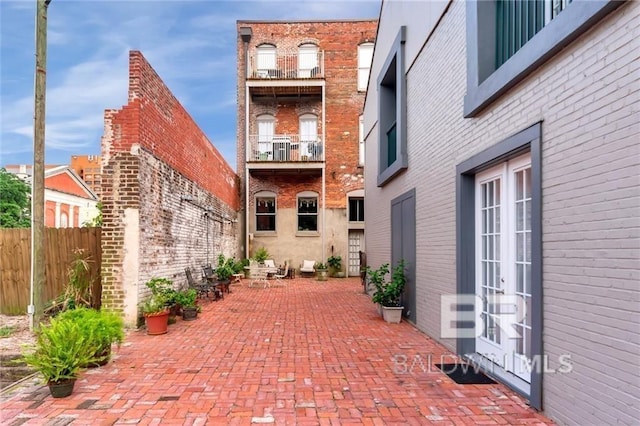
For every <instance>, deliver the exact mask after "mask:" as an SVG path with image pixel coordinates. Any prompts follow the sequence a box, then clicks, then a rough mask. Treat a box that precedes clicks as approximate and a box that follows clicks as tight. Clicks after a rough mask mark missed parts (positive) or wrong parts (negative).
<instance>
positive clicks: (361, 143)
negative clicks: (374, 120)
mask: <svg viewBox="0 0 640 426" xmlns="http://www.w3.org/2000/svg"><path fill="white" fill-rule="evenodd" d="M358 165H359V166H364V116H362V115H360V119H359V120H358Z"/></svg>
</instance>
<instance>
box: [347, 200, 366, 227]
mask: <svg viewBox="0 0 640 426" xmlns="http://www.w3.org/2000/svg"><path fill="white" fill-rule="evenodd" d="M349 222H364V198H349Z"/></svg>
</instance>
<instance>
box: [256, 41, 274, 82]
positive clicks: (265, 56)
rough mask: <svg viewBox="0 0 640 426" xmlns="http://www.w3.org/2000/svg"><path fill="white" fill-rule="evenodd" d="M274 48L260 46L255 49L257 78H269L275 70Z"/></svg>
mask: <svg viewBox="0 0 640 426" xmlns="http://www.w3.org/2000/svg"><path fill="white" fill-rule="evenodd" d="M276 52H277V50H276V46H274V45H273V44H261V45H260V46H258V47H257V48H256V58H257V61H256V62H257V63H256V70H257V73H258V77H262V78H266V77H269V75H270V73H273V71H274V70H275V69H276Z"/></svg>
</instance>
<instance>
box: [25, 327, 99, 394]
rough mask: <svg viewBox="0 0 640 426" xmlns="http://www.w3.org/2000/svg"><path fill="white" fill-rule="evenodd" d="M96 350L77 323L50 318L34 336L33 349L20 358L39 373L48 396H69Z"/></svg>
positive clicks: (92, 359) (93, 360)
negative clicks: (47, 389) (49, 393)
mask: <svg viewBox="0 0 640 426" xmlns="http://www.w3.org/2000/svg"><path fill="white" fill-rule="evenodd" d="M94 352H95V347H93V345H92V342H91V339H90V338H88V337H87V336H86V335H85V333H84V332H83V330H82V328H81V325H80V324H79V323H78V322H77V321H72V320H70V319H57V318H53V319H51V322H50V324H49V325H41V327H40V330H38V332H37V333H36V343H35V349H34V350H33V351H31V352H26V353H25V354H24V355H23V360H24V362H25V363H26V364H27V365H29V366H31V367H33V368H34V369H35V370H36V371H38V372H39V373H40V374H41V375H42V377H43V378H44V381H45V382H46V383H47V385H48V386H49V391H50V392H51V396H53V397H54V398H64V397H66V396H69V395H71V393H72V392H73V388H74V386H75V382H76V380H77V379H78V376H79V375H80V372H81V371H82V369H83V368H84V366H86V365H89V364H91V363H92V362H95V361H96V358H95V356H94V355H93V354H94Z"/></svg>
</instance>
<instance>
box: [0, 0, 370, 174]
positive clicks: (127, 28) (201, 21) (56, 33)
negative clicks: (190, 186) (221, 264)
mask: <svg viewBox="0 0 640 426" xmlns="http://www.w3.org/2000/svg"><path fill="white" fill-rule="evenodd" d="M35 5H36V0H0V130H1V133H0V165H1V166H4V165H6V164H31V163H32V162H33V108H34V106H33V103H34V101H33V85H34V67H35V38H34V37H35V36H34V34H35ZM379 11H380V0H373V1H370V0H354V1H340V0H316V1H307V0H298V1H295V2H285V1H274V0H268V1H253V2H250V1H168V0H155V1H145V0H137V1H118V0H111V1H105V0H103V1H92V0H83V1H78V0H75V1H72V0H52V2H51V4H50V5H49V13H48V22H49V25H48V52H47V114H46V143H45V146H46V148H45V149H46V152H45V162H46V163H47V164H68V162H69V160H70V156H71V155H73V154H99V153H100V137H101V135H102V130H103V113H104V110H105V109H111V108H121V107H122V106H123V105H124V104H125V103H126V102H127V88H128V52H129V50H132V49H133V50H140V51H142V53H143V55H144V56H145V57H146V58H147V60H148V61H149V62H150V63H151V65H152V66H153V67H154V69H155V70H156V71H157V72H158V74H159V75H160V77H161V78H162V79H163V80H164V82H165V83H166V84H167V86H168V87H169V88H170V89H171V91H172V92H173V93H174V95H175V96H176V97H177V98H178V99H179V100H180V102H181V103H182V105H184V107H185V108H186V109H187V111H189V113H190V114H191V116H192V117H193V118H194V120H195V121H196V123H198V125H199V126H200V128H201V129H202V130H203V131H204V133H205V134H206V135H207V136H208V137H209V140H211V141H212V143H213V144H214V145H215V146H216V147H217V148H218V150H220V151H221V153H222V154H223V155H224V157H225V158H226V159H227V162H229V164H230V165H231V167H233V168H235V165H236V164H235V143H236V141H235V137H236V130H235V129H236V52H235V46H236V37H237V35H236V27H235V25H236V20H239V19H240V20H245V19H255V20H299V19H352V18H378V14H379Z"/></svg>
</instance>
